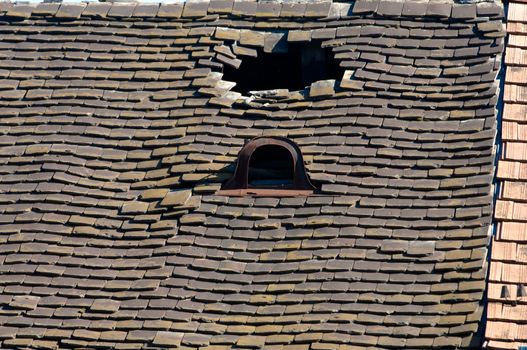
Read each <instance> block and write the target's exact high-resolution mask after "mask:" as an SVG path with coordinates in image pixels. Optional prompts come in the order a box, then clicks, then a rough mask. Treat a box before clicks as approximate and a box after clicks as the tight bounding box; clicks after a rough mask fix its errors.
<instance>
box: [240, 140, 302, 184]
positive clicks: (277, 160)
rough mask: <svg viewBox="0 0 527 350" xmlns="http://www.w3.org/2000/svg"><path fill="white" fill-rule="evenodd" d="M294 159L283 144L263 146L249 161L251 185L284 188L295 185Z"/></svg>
mask: <svg viewBox="0 0 527 350" xmlns="http://www.w3.org/2000/svg"><path fill="white" fill-rule="evenodd" d="M294 166H295V165H294V161H293V158H292V156H291V153H290V152H289V151H288V150H287V149H285V148H284V147H282V146H277V145H266V146H261V147H259V148H258V149H256V151H254V153H253V154H252V156H251V159H250V161H249V180H248V181H249V187H253V188H261V187H275V188H284V187H291V186H293V181H294Z"/></svg>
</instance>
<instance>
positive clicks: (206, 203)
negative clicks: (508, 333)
mask: <svg viewBox="0 0 527 350" xmlns="http://www.w3.org/2000/svg"><path fill="white" fill-rule="evenodd" d="M0 6H1V9H0V11H2V13H3V15H2V16H1V17H0V33H1V41H0V76H1V80H0V89H1V90H0V113H1V115H2V118H0V124H1V128H0V146H1V149H0V174H1V176H0V180H1V184H0V222H1V224H2V225H1V226H0V232H1V236H0V237H1V240H2V242H1V244H0V261H1V263H2V264H1V266H0V269H1V273H0V291H1V295H0V306H1V308H0V325H1V327H0V339H1V341H2V343H1V345H0V347H2V348H24V347H30V348H37V347H42V348H61V349H62V348H79V347H88V348H96V347H101V348H104V347H107V348H119V349H129V348H137V349H139V348H141V349H147V348H164V347H175V346H178V347H180V348H183V349H196V348H200V349H231V348H237V349H242V348H259V349H260V348H261V349H290V350H293V349H354V348H358V349H361V348H375V349H389V348H415V349H422V348H430V347H433V348H477V347H478V346H479V345H480V340H481V339H480V338H481V337H480V336H478V331H479V330H481V324H480V321H481V318H482V311H483V307H482V299H483V293H484V290H485V277H486V273H487V268H486V255H487V246H488V243H489V224H490V221H491V215H492V205H491V202H492V194H491V182H492V177H493V158H494V156H493V144H494V137H495V132H496V113H495V104H496V99H497V89H498V85H497V83H496V74H497V71H498V69H499V66H500V59H501V51H502V46H503V36H504V29H503V28H502V22H501V21H502V17H503V13H502V11H503V10H502V8H501V6H500V5H497V4H495V3H482V4H478V5H476V4H469V5H460V4H451V3H437V2H430V3H426V2H404V3H401V2H387V1H381V2H373V1H371V2H370V1H359V2H356V3H354V4H343V3H335V4H330V3H324V2H323V3H316V4H286V3H284V4H277V3H268V2H266V3H263V2H262V3H255V2H243V1H240V2H238V1H236V2H232V1H223V0H222V1H211V2H210V3H209V2H205V3H203V2H199V3H198V2H187V3H186V4H185V5H181V4H172V5H161V6H158V5H133V6H129V5H108V4H89V5H87V6H86V5H55V4H39V5H36V6H25V5H24V6H22V5H20V6H19V5H17V6H12V5H9V4H4V3H2V4H1V5H0ZM304 41H312V42H318V43H320V45H321V46H323V47H330V48H332V50H333V53H334V55H335V58H336V59H338V60H339V61H340V63H341V65H342V66H343V67H345V68H346V73H345V74H344V76H343V78H342V79H341V80H338V81H336V82H334V81H321V82H315V83H313V84H312V85H311V86H310V87H308V88H306V89H305V90H304V91H296V92H289V91H283V90H280V91H277V92H276V91H275V94H274V95H269V94H267V95H265V94H263V95H260V96H256V97H253V98H246V97H243V96H241V95H240V94H238V93H236V92H234V91H233V90H232V86H233V84H232V83H229V82H226V81H224V80H222V74H221V71H222V67H223V65H233V66H237V65H239V64H240V63H241V64H243V60H244V57H246V56H245V55H254V54H255V53H256V54H257V53H258V52H259V51H260V50H261V49H263V50H264V51H267V52H272V51H273V50H274V49H275V47H276V45H277V43H280V45H283V44H284V43H288V42H304ZM234 90H235V88H234ZM261 135H279V136H285V137H289V138H291V139H292V140H294V141H295V142H296V143H298V145H299V146H300V148H301V150H302V152H303V155H304V158H305V161H306V167H307V170H308V173H309V175H310V177H311V179H312V180H313V181H314V182H315V183H316V184H317V185H318V186H319V188H320V190H319V191H318V193H317V194H316V195H314V196H310V197H307V198H306V197H302V198H251V197H230V198H229V197H225V196H220V195H218V194H216V191H217V190H218V189H219V188H220V185H221V183H222V182H223V181H224V180H225V179H227V178H228V177H229V176H230V175H231V174H232V172H233V169H234V163H235V160H236V155H237V153H238V151H239V150H240V148H241V146H242V145H243V144H244V142H246V141H247V140H249V139H251V138H253V137H256V136H261Z"/></svg>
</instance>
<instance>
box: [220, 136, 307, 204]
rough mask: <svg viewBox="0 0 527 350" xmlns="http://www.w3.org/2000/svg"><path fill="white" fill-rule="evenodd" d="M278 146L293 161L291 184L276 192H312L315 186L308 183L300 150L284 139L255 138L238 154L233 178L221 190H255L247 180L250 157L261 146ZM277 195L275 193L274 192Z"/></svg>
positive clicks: (294, 144)
mask: <svg viewBox="0 0 527 350" xmlns="http://www.w3.org/2000/svg"><path fill="white" fill-rule="evenodd" d="M269 145H274V146H279V147H282V148H283V149H286V150H287V151H288V152H289V154H290V155H291V158H292V160H293V184H292V185H290V186H287V187H281V188H276V190H282V191H288V190H293V191H311V192H312V191H313V190H315V186H313V184H312V183H311V181H309V178H308V176H307V174H306V169H305V166H304V159H303V157H302V152H301V151H300V148H299V147H298V146H297V145H296V143H294V142H293V141H291V140H289V139H287V138H285V137H263V136H262V137H257V138H254V139H252V140H251V141H249V142H247V143H246V144H245V145H244V146H243V147H242V149H241V150H240V153H239V154H238V160H237V163H236V170H235V171H234V175H233V177H232V178H231V179H230V180H229V181H227V182H226V183H225V184H224V185H223V187H222V190H233V189H240V190H248V189H250V190H251V192H254V191H255V190H257V189H256V188H250V186H249V183H248V179H249V166H250V163H251V157H252V155H253V154H254V152H255V151H256V150H257V149H258V148H260V147H262V146H269ZM274 193H275V194H277V192H276V191H275V192H274Z"/></svg>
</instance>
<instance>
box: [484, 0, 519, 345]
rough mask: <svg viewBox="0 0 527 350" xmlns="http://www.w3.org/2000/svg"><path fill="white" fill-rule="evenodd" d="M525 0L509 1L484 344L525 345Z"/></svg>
mask: <svg viewBox="0 0 527 350" xmlns="http://www.w3.org/2000/svg"><path fill="white" fill-rule="evenodd" d="M526 13H527V4H522V3H519V2H511V3H509V6H508V15H507V32H508V34H507V35H508V37H507V39H508V40H507V48H506V50H505V65H506V73H505V84H504V85H505V88H504V97H503V102H504V106H503V118H502V119H503V121H502V127H501V152H500V160H499V162H498V168H497V179H498V180H499V187H498V188H499V192H498V194H497V196H498V198H497V201H496V210H495V214H494V216H495V221H496V224H495V226H496V234H495V235H494V237H493V242H492V250H491V251H492V254H491V264H490V275H489V287H488V300H489V302H488V316H487V318H488V322H487V326H486V340H487V342H486V348H488V349H518V348H519V347H520V346H521V345H527V324H526V321H525V320H526V315H527V230H526V226H525V218H526V213H527V212H526V210H527V207H526V206H525V198H526V196H525V190H524V188H525V187H526V186H527V184H526V180H527V178H526V176H525V168H526V164H525V161H526V160H527V158H526V156H525V154H524V153H525V151H524V150H525V149H527V136H526V135H525V133H524V132H523V131H522V130H523V129H524V128H525V126H526V122H527V119H526V111H527V109H526V108H525V107H526V105H525V104H526V103H527V99H526V98H525V94H524V90H525V84H526V83H527V79H526V76H527V75H526V73H527V60H526V58H525V55H524V52H525V50H526V49H527V44H526V39H527V30H526V27H525V24H526V23H527V18H526V16H525V14H526Z"/></svg>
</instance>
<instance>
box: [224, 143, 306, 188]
mask: <svg viewBox="0 0 527 350" xmlns="http://www.w3.org/2000/svg"><path fill="white" fill-rule="evenodd" d="M314 190H315V186H313V184H312V183H311V181H310V180H309V177H308V176H307V173H306V169H305V167H304V159H303V158H302V153H301V152H300V148H299V147H298V146H297V145H296V143H294V142H293V141H291V140H289V139H287V138H285V137H257V138H254V139H252V140H251V141H249V142H247V143H246V144H245V145H244V146H243V147H242V149H241V150H240V153H239V154H238V161H237V164H236V170H235V171H234V175H233V177H232V178H231V179H229V180H228V181H227V182H226V183H225V184H224V185H223V186H222V189H221V191H220V194H223V195H229V196H247V195H254V196H272V197H275V196H276V197H284V196H306V195H309V194H312V193H313V191H314Z"/></svg>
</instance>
